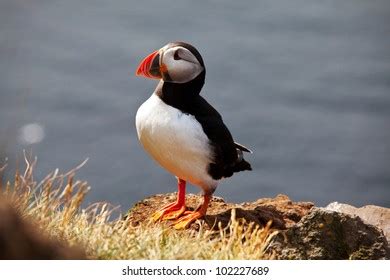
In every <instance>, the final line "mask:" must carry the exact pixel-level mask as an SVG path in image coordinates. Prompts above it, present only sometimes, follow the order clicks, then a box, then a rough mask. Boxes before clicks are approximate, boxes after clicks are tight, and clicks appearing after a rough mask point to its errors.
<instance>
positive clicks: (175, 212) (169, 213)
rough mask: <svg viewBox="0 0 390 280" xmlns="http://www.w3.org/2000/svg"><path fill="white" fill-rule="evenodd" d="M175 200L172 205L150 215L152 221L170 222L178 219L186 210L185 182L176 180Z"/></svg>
mask: <svg viewBox="0 0 390 280" xmlns="http://www.w3.org/2000/svg"><path fill="white" fill-rule="evenodd" d="M177 189H178V191H177V200H176V201H175V202H173V203H170V204H168V205H165V206H164V207H163V208H162V209H160V210H158V211H157V212H155V213H154V214H153V215H152V220H153V221H158V220H160V219H161V220H172V219H177V218H179V217H180V216H181V215H182V214H183V213H184V211H185V210H186V206H185V200H186V181H184V180H182V179H180V178H178V179H177Z"/></svg>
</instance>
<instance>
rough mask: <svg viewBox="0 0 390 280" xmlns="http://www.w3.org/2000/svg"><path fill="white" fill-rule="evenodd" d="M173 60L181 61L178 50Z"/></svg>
mask: <svg viewBox="0 0 390 280" xmlns="http://www.w3.org/2000/svg"><path fill="white" fill-rule="evenodd" d="M173 59H174V60H179V59H181V58H180V56H179V50H176V51H175V53H174V54H173Z"/></svg>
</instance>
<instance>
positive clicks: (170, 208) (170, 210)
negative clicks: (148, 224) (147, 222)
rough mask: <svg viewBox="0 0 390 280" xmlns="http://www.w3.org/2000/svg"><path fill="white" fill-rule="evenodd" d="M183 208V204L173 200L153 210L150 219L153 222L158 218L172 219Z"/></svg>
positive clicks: (175, 217)
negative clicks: (155, 210)
mask: <svg viewBox="0 0 390 280" xmlns="http://www.w3.org/2000/svg"><path fill="white" fill-rule="evenodd" d="M185 210H186V206H185V205H184V204H181V203H177V202H173V203H170V204H168V205H166V206H165V207H163V208H162V209H160V210H158V211H157V212H155V213H154V214H153V215H152V220H153V221H154V222H156V221H158V220H174V219H177V218H179V217H180V216H181V215H182V214H183V213H184V211H185Z"/></svg>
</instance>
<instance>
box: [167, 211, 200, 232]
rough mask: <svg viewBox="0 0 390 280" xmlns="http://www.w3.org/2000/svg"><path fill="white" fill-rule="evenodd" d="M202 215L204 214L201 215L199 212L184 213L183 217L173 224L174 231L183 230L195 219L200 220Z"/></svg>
mask: <svg viewBox="0 0 390 280" xmlns="http://www.w3.org/2000/svg"><path fill="white" fill-rule="evenodd" d="M204 215H205V214H204V213H201V212H200V211H186V212H185V213H184V216H183V217H181V218H180V219H178V220H177V221H175V222H174V223H173V227H174V228H175V229H185V228H187V227H189V226H190V224H192V223H193V222H195V221H196V220H197V219H200V218H202V217H203V216H204Z"/></svg>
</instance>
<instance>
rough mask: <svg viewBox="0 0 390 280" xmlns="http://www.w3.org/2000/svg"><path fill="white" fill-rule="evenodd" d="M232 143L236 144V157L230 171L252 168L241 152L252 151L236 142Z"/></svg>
mask: <svg viewBox="0 0 390 280" xmlns="http://www.w3.org/2000/svg"><path fill="white" fill-rule="evenodd" d="M234 144H236V148H237V154H238V158H237V161H236V163H235V164H234V166H233V168H232V171H233V172H240V171H245V170H252V166H251V164H250V163H249V162H247V161H246V160H245V159H244V154H243V151H244V152H248V153H252V151H251V150H249V149H248V148H246V147H245V146H242V145H240V144H238V143H234Z"/></svg>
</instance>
